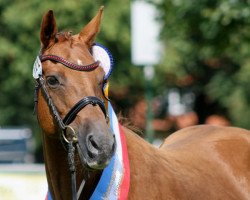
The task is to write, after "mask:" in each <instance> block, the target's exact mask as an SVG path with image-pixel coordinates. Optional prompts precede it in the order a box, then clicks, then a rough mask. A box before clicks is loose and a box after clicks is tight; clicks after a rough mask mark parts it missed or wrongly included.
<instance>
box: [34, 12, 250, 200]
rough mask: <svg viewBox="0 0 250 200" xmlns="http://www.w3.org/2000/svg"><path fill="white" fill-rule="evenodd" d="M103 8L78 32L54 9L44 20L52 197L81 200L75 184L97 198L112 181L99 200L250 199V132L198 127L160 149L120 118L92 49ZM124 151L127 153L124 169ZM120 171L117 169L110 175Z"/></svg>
mask: <svg viewBox="0 0 250 200" xmlns="http://www.w3.org/2000/svg"><path fill="white" fill-rule="evenodd" d="M102 12H103V8H101V9H100V10H99V12H98V14H97V15H96V16H95V17H94V18H93V19H92V20H91V21H90V22H89V23H88V24H87V25H86V26H85V27H84V28H83V29H82V30H81V31H80V33H79V34H76V35H72V34H71V33H70V32H58V30H57V25H56V20H55V18H54V14H53V12H52V11H49V12H48V13H47V14H45V16H44V17H43V20H42V25H41V31H40V40H41V51H40V55H39V56H38V60H37V64H36V65H35V72H34V73H35V74H34V78H35V79H36V81H37V84H38V86H37V91H38V96H37V117H38V121H39V124H40V126H41V128H42V133H43V134H42V136H43V152H44V159H45V166H46V174H47V180H48V185H49V192H50V195H51V196H52V198H53V199H54V200H69V199H72V198H73V199H76V197H75V196H76V195H75V194H73V193H74V192H76V191H74V187H75V190H76V189H77V190H78V191H80V192H78V195H77V196H78V197H77V198H79V199H98V198H97V197H96V196H95V195H96V188H99V187H101V188H102V186H103V185H105V184H106V183H107V182H108V180H109V181H111V182H112V181H113V183H112V184H107V189H106V190H105V191H104V192H103V194H100V195H101V197H100V199H113V198H111V196H114V197H115V198H116V199H132V200H142V199H143V200H147V199H148V200H152V199H157V200H168V199H169V200H174V199H175V200H216V199H218V200H219V199H220V200H222V199H223V200H249V199H250V131H248V130H244V129H240V128H233V127H219V126H205V125H201V126H194V127H189V128H185V129H183V130H180V131H178V132H176V133H174V134H172V135H171V136H170V137H168V138H167V139H166V140H165V142H164V143H163V144H162V145H161V147H160V148H155V147H153V146H152V145H150V144H149V143H147V142H146V141H144V140H143V139H142V138H140V137H139V136H138V135H136V134H135V133H134V132H133V131H132V130H130V129H128V128H126V127H124V126H121V125H119V124H118V122H116V118H115V114H114V112H113V111H112V105H111V104H110V103H108V102H107V96H105V94H104V93H105V92H104V91H103V90H106V88H104V85H105V84H106V83H107V79H106V77H107V71H106V69H105V68H103V67H102V65H103V63H102V62H101V61H100V60H97V59H96V58H95V56H94V53H93V45H94V42H95V38H96V36H97V33H98V32H99V29H100V22H101V16H102ZM110 110H111V111H110ZM108 114H109V115H112V116H108ZM109 117H110V118H112V119H113V122H110V121H109V119H108V118H109ZM111 126H112V127H111ZM114 127H116V128H114ZM116 131H118V132H119V134H118V135H114V133H113V132H116ZM120 140H121V141H122V142H121V143H119V141H120ZM69 144H70V145H69ZM70 149H71V150H72V149H73V150H72V151H70V152H71V154H69V153H68V151H69V150H70ZM74 149H76V151H74ZM120 149H121V151H122V156H121V158H122V159H123V158H124V159H125V160H126V158H127V160H126V164H125V165H123V164H121V167H119V165H118V164H119V162H120V161H119V158H120V157H119V155H120V154H117V155H118V156H116V153H117V152H118V151H119V150H120ZM69 155H71V156H69ZM123 156H124V157H123ZM116 157H117V160H116ZM69 161H70V162H69ZM69 163H71V164H72V163H74V164H75V165H73V166H72V165H69ZM72 167H73V170H72V169H70V168H72ZM116 168H117V170H118V173H117V172H115V173H113V172H111V175H109V173H106V171H108V170H109V169H110V170H111V171H112V170H113V169H116ZM119 170H120V171H119ZM70 171H74V172H75V173H76V175H75V179H76V182H75V186H72V178H71V175H70ZM83 180H84V182H85V184H82V183H83ZM116 183H118V184H116ZM83 185H84V186H83ZM100 191H102V189H101V190H100Z"/></svg>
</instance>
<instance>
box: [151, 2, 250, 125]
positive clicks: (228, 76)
mask: <svg viewBox="0 0 250 200" xmlns="http://www.w3.org/2000/svg"><path fill="white" fill-rule="evenodd" d="M156 6H157V7H158V9H159V10H160V13H161V14H160V17H159V20H161V21H162V23H163V29H162V35H161V37H162V39H163V41H164V44H165V47H166V50H165V56H164V58H163V61H162V63H161V65H160V66H159V68H158V70H159V71H160V72H164V73H165V74H171V75H173V76H175V79H173V80H174V81H173V84H177V82H175V80H176V79H177V80H178V79H182V78H183V77H185V76H192V77H193V78H194V82H193V85H195V87H196V88H198V93H204V94H206V95H207V96H208V97H209V98H210V99H211V100H212V101H216V102H219V104H220V105H221V106H222V107H225V108H226V109H227V112H228V113H229V117H230V119H231V120H232V123H233V125H237V126H241V127H245V128H250V124H249V120H247V119H249V117H250V112H247V111H248V110H249V109H250V96H249V92H250V91H249V88H250V87H249V86H250V82H249V77H250V73H249V69H250V68H249V67H250V66H249V65H250V63H249V58H248V57H249V49H250V35H249V33H250V1H247V0H246V1H241V0H200V1H195V0H189V1H186V0H167V1H161V2H160V3H158V4H157V5H156ZM204 109H209V108H204Z"/></svg>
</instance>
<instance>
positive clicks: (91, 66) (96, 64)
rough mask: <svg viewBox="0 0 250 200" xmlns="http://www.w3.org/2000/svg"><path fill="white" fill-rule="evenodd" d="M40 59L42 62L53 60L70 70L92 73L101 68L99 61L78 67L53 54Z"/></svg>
mask: <svg viewBox="0 0 250 200" xmlns="http://www.w3.org/2000/svg"><path fill="white" fill-rule="evenodd" d="M39 58H40V60H41V62H43V61H46V60H52V61H55V62H59V63H61V64H63V65H64V66H66V67H68V68H70V69H74V70H78V71H92V70H94V69H96V68H97V67H99V64H100V62H99V61H96V62H94V63H92V64H89V65H78V64H75V63H72V62H70V61H67V60H65V59H64V58H62V57H59V56H56V55H52V54H49V55H41V56H39Z"/></svg>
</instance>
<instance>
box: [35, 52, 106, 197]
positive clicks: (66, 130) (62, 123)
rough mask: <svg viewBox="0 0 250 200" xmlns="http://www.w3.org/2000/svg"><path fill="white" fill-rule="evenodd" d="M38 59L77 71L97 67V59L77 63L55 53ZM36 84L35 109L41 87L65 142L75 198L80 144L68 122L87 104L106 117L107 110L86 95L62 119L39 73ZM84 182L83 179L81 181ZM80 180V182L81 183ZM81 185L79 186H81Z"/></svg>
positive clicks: (95, 99) (76, 195)
mask: <svg viewBox="0 0 250 200" xmlns="http://www.w3.org/2000/svg"><path fill="white" fill-rule="evenodd" d="M39 59H40V61H41V62H44V61H46V60H50V61H54V62H59V63H61V64H63V65H64V66H66V67H68V68H70V69H73V70H78V71H92V70H94V69H96V68H97V67H99V61H97V62H94V63H92V64H90V65H78V64H75V63H72V62H69V61H67V60H66V59H64V58H62V57H59V56H56V55H40V56H39ZM36 82H37V84H36V86H35V97H34V102H35V110H36V107H37V102H38V90H39V89H41V91H42V94H43V96H44V98H45V99H46V102H47V104H48V106H49V108H50V111H51V113H52V115H53V118H54V120H55V121H56V122H57V125H58V126H59V128H60V129H61V138H63V141H64V143H65V144H67V151H68V163H69V168H70V172H71V187H72V200H77V199H78V198H79V196H80V193H81V191H80V192H79V191H78V192H77V190H76V169H75V163H74V153H75V147H76V148H77V150H78V154H79V156H80V158H81V157H82V154H81V151H80V146H79V144H78V138H77V134H76V133H75V130H74V129H73V128H72V127H71V126H69V124H70V123H71V122H72V121H73V120H74V119H75V118H76V116H77V114H78V113H79V112H80V111H81V110H82V109H83V108H84V107H85V106H87V105H89V104H91V105H93V106H96V105H98V106H99V107H100V108H101V110H102V112H103V114H104V116H105V118H106V119H107V118H108V116H107V112H106V108H105V104H104V102H103V101H102V100H101V99H99V98H98V97H95V96H86V97H84V98H83V99H81V100H80V101H78V102H77V103H76V104H75V105H74V106H73V107H72V108H71V109H70V110H69V111H68V113H67V114H66V116H65V117H64V119H62V118H61V116H60V115H59V113H58V111H57V108H56V106H55V105H54V103H53V100H52V98H51V97H50V95H49V92H48V90H47V87H46V84H45V80H44V78H43V76H42V75H39V78H38V79H36ZM83 182H85V181H83ZM83 182H82V183H83ZM82 187H83V186H80V188H82Z"/></svg>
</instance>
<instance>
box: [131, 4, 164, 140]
mask: <svg viewBox="0 0 250 200" xmlns="http://www.w3.org/2000/svg"><path fill="white" fill-rule="evenodd" d="M156 17H157V10H156V9H155V7H154V6H153V5H152V4H150V3H148V2H146V1H143V0H137V1H133V2H132V4H131V33H132V45H131V46H132V62H133V63H134V64H135V65H138V66H143V72H144V78H145V99H146V102H147V112H146V137H147V140H148V141H149V142H151V143H152V142H153V138H154V131H153V128H152V120H153V112H152V85H151V82H152V79H153V78H154V67H153V66H154V65H156V64H157V63H159V60H160V57H161V52H162V51H161V50H162V48H161V45H160V42H159V38H158V37H159V33H160V24H159V23H158V22H157V21H156Z"/></svg>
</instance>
